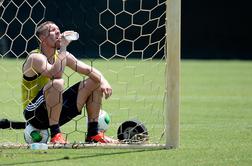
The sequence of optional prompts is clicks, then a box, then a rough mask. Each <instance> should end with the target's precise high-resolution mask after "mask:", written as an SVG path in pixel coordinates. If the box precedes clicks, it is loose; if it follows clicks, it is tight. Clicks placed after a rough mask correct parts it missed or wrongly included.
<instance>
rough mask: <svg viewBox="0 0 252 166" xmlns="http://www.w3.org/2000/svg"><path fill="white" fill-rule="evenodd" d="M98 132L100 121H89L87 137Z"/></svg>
mask: <svg viewBox="0 0 252 166" xmlns="http://www.w3.org/2000/svg"><path fill="white" fill-rule="evenodd" d="M97 134H98V122H89V123H88V133H87V137H91V136H94V135H97Z"/></svg>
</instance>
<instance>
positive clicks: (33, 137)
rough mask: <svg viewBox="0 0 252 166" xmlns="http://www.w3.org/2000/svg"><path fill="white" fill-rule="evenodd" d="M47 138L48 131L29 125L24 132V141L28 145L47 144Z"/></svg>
mask: <svg viewBox="0 0 252 166" xmlns="http://www.w3.org/2000/svg"><path fill="white" fill-rule="evenodd" d="M48 138H49V132H48V130H40V129H36V128H34V127H33V126H32V125H31V124H29V125H27V126H26V128H25V130H24V139H25V142H26V143H28V144H31V143H35V142H38V143H47V141H48Z"/></svg>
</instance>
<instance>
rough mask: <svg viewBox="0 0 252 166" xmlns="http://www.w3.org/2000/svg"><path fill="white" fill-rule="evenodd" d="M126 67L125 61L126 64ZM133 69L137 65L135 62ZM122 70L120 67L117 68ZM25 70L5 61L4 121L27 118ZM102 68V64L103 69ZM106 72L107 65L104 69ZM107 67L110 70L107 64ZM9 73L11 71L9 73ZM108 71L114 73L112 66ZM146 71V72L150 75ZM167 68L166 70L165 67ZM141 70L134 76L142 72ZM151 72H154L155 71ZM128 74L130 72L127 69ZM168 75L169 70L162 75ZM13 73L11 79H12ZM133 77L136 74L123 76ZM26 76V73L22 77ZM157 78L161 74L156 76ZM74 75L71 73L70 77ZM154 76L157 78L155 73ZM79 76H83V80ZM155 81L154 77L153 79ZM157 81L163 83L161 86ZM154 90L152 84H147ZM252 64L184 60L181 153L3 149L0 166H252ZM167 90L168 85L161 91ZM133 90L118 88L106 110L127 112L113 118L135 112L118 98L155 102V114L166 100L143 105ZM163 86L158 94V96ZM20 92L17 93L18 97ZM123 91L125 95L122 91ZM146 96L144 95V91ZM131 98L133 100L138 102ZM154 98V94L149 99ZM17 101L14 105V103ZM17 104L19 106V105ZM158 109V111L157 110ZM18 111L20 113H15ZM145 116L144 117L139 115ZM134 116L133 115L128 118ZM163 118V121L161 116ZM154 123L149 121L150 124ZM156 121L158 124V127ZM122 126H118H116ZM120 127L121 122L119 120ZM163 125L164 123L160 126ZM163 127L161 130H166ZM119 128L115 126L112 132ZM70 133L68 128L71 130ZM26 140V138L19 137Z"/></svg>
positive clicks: (6, 135) (6, 133) (7, 134)
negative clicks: (21, 82) (20, 81)
mask: <svg viewBox="0 0 252 166" xmlns="http://www.w3.org/2000/svg"><path fill="white" fill-rule="evenodd" d="M121 63H124V62H121ZM130 63H132V65H131V66H134V65H136V62H134V61H132V62H130ZM114 65H117V66H121V65H122V64H120V63H119V62H117V63H116V64H114ZM16 66H19V65H17V64H16V62H13V61H8V62H4V63H3V62H1V65H0V71H1V73H5V74H4V75H1V76H0V78H1V83H0V88H1V89H0V92H1V93H0V97H1V98H0V101H1V102H0V106H1V110H3V111H1V113H0V115H1V116H8V117H9V118H12V116H14V117H15V119H19V120H20V119H22V115H20V112H19V113H18V111H20V109H19V110H18V111H16V109H13V108H18V107H20V104H19V99H18V98H19V97H18V96H19V95H20V94H19V88H20V85H18V84H17V83H16V82H15V79H13V77H18V76H17V75H15V76H13V75H11V74H10V73H12V72H13V71H12V70H17V67H16ZM98 66H99V65H98ZM100 66H101V67H102V66H103V65H102V64H100ZM105 66H106V65H105ZM6 68H7V69H8V70H7V71H6ZM106 68H109V67H107V66H106ZM147 69H148V68H143V69H141V70H147ZM161 69H162V65H161ZM137 70H138V69H136V70H134V72H136V73H137V72H138V71H137ZM150 70H151V69H150ZM127 71H128V70H127ZM161 71H163V70H161ZM115 72H116V71H112V73H115ZM6 73H7V74H6ZM123 73H125V75H126V74H129V73H130V72H122V73H121V74H123ZM18 74H20V72H19V73H18ZM155 74H156V73H155ZM69 75H70V74H69ZM105 75H106V76H108V77H109V80H112V82H113V80H118V77H117V76H116V75H115V77H113V78H112V77H110V74H109V73H106V74H105ZM136 75H137V76H139V77H134V78H139V80H137V81H136V82H139V81H142V80H143V79H144V80H145V81H146V80H148V78H146V77H143V78H141V75H139V74H136ZM150 75H152V74H150ZM77 77H79V76H78V75H77ZM128 79H130V75H126V77H125V78H124V79H122V80H120V78H119V81H117V82H120V83H122V84H121V85H125V84H123V82H124V80H128ZM152 79H153V78H152ZM163 79H164V78H163V77H156V78H155V79H153V84H158V83H160V82H162V81H163ZM6 80H13V81H8V84H7V87H9V88H11V89H12V92H11V93H10V92H9V91H8V88H5V87H3V86H4V85H5V86H6V84H5V83H4V81H6ZM156 81H157V82H156ZM146 85H148V86H150V87H151V85H152V84H151V83H150V84H146ZM251 85H252V62H251V61H189V60H188V61H186V60H185V61H182V65H181V112H180V117H181V119H180V120H181V123H180V128H181V131H180V139H181V140H180V148H179V149H173V150H151V149H148V150H131V149H71V150H70V149H49V150H47V151H32V150H29V149H14V150H13V149H0V165H36V166H39V165H41V166H42V165H48V166H50V165H60V166H71V165H129V166H132V165H149V166H153V165H158V166H159V165H160V166H162V165H164V166H168V165H181V166H184V165H193V166H194V165H209V166H212V165H216V166H220V165H221V166H240V165H247V166H250V165H252V111H251V109H252V86H251ZM160 87H162V84H161V86H160ZM131 88H133V87H131V85H128V86H127V93H125V91H124V90H123V88H120V86H117V85H115V87H114V94H115V97H114V98H112V99H111V102H109V101H106V102H105V104H104V105H105V107H106V108H108V110H112V111H115V110H113V109H120V108H123V109H121V112H122V116H118V113H117V114H116V113H115V112H113V113H114V114H113V117H114V119H115V121H116V119H117V118H119V119H120V118H122V117H124V116H126V114H127V112H129V111H126V112H123V111H122V110H124V109H126V110H131V109H132V107H127V104H125V105H120V107H119V106H118V103H117V98H119V97H120V95H122V96H123V99H124V100H128V101H127V102H128V104H129V105H130V103H132V102H133V101H135V100H136V101H137V102H135V103H136V104H134V106H136V107H139V108H142V105H143V104H145V102H146V103H149V102H150V99H152V100H154V99H155V100H154V101H155V102H154V103H153V104H152V106H149V105H148V104H147V105H146V106H145V107H144V108H145V109H150V110H151V108H152V107H153V106H157V105H158V103H159V102H160V100H161V99H162V95H160V93H158V94H155V95H153V96H151V98H147V99H146V100H144V101H145V102H142V100H137V99H138V98H136V96H135V95H133V94H135V92H134V91H133V90H132V91H131V90H129V89H131ZM157 89H159V88H157V86H155V87H154V88H153V91H152V92H151V93H153V92H156V91H157ZM13 91H14V92H13ZM118 91H119V92H118ZM140 91H143V94H144V90H140ZM132 95H133V97H134V98H133V99H131V98H130V97H132ZM147 95H148V94H147ZM11 97H12V98H14V100H9V98H11ZM13 101H16V102H13ZM157 107H158V106H157ZM15 111H16V112H15ZM137 114H141V112H137ZM127 117H133V115H127ZM158 118H161V117H158ZM149 119H151V118H148V120H149ZM155 120H157V119H154V120H153V122H152V121H151V120H150V122H152V125H155V123H154V121H155ZM116 122H117V121H116ZM118 122H119V121H118ZM157 125H158V124H157ZM161 128H162V127H160V128H159V127H158V129H160V130H161ZM114 129H115V126H112V130H114ZM66 130H67V128H66ZM10 132H12V133H13V132H14V131H1V130H0V137H2V138H0V140H3V139H12V138H9V137H10V135H11V134H10ZM15 139H20V138H15Z"/></svg>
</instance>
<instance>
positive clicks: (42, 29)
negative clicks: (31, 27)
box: [36, 21, 55, 38]
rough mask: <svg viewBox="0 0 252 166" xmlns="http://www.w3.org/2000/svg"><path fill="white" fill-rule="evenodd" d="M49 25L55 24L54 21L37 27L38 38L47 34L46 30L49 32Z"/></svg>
mask: <svg viewBox="0 0 252 166" xmlns="http://www.w3.org/2000/svg"><path fill="white" fill-rule="evenodd" d="M48 24H55V23H54V22H53V21H45V22H43V23H41V24H40V25H39V26H38V27H37V29H36V36H37V37H38V38H39V37H40V35H42V34H45V31H46V30H49V29H48V26H47V25H48Z"/></svg>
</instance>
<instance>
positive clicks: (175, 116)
mask: <svg viewBox="0 0 252 166" xmlns="http://www.w3.org/2000/svg"><path fill="white" fill-rule="evenodd" d="M62 8H64V9H65V11H68V12H64V13H61V12H60V11H61V10H60V9H62ZM0 15H1V18H0V26H1V28H0V57H1V58H0V72H1V75H0V78H1V80H4V81H3V82H1V83H0V91H1V92H2V93H1V94H0V106H1V107H2V109H1V111H0V119H2V118H3V119H5V118H6V119H9V120H13V121H18V120H20V119H21V120H23V115H22V114H23V113H22V111H23V110H22V107H21V106H22V102H21V97H20V96H21V94H20V93H21V90H20V83H21V81H20V78H21V76H22V70H21V67H22V64H23V62H24V61H25V58H26V56H27V55H28V54H29V52H30V51H32V50H33V49H35V48H37V37H36V35H35V29H36V28H37V26H38V25H39V24H40V23H42V22H43V21H47V20H51V21H54V22H55V23H56V24H57V25H58V26H59V28H60V29H61V31H65V30H74V31H76V32H79V34H80V38H79V40H78V41H74V42H73V43H71V44H70V45H69V47H68V51H69V52H71V53H73V54H74V55H76V56H77V58H78V59H80V60H81V61H83V62H85V63H86V64H88V65H90V66H94V67H95V68H97V69H99V70H100V71H101V72H102V73H103V75H104V76H105V77H106V78H107V80H108V81H109V83H110V84H111V85H112V88H113V95H112V96H111V98H110V99H109V100H104V102H103V104H102V109H104V110H105V111H107V112H108V114H109V115H110V116H111V124H110V128H109V130H108V131H107V132H106V134H107V135H109V136H112V137H113V138H116V137H117V136H118V134H125V133H122V131H119V129H118V127H119V126H120V125H121V124H122V122H124V121H128V120H132V121H134V122H137V125H138V126H142V125H143V126H145V127H146V129H147V131H148V136H147V138H145V137H144V141H142V140H141V141H140V142H137V141H136V142H132V141H131V140H130V142H127V141H128V140H127V141H126V142H123V143H122V144H119V145H118V144H117V145H113V144H112V145H111V144H107V145H99V144H94V145H92V144H91V145H89V144H88V145H87V144H85V140H84V135H85V134H86V130H87V127H86V124H87V122H86V121H87V117H86V116H87V113H86V110H85V108H84V109H83V111H82V114H81V115H80V116H77V117H76V118H74V119H73V120H72V121H70V122H69V123H67V124H66V125H63V126H62V131H63V132H64V136H65V137H66V138H67V139H68V140H70V141H69V142H71V144H68V145H64V146H54V145H53V146H49V148H89V147H100V148H158V149H161V148H166V149H170V148H178V147H179V110H180V21H181V18H180V17H181V0H100V1H99V2H98V1H79V0H73V1H72V3H69V2H68V1H59V0H56V1H50V0H12V1H9V0H0ZM34 43H35V44H34ZM63 77H64V80H65V84H64V86H65V89H66V88H68V87H70V86H71V85H73V84H75V83H76V82H78V81H81V80H84V79H86V77H85V76H83V75H80V74H78V73H76V72H74V71H72V70H69V69H66V70H65V72H64V74H63ZM0 124H1V122H0ZM10 128H11V130H8V131H7V130H4V129H1V127H0V136H1V137H0V149H1V148H3V147H7V148H11V147H12V148H22V147H24V148H26V147H27V144H25V142H24V139H23V131H22V130H16V129H15V128H14V127H13V126H11V127H10ZM126 129H127V128H126ZM126 129H125V130H126ZM130 130H131V131H133V133H134V132H135V129H134V128H133V129H132V128H131V129H130ZM126 131H127V130H126ZM127 132H128V131H127ZM145 133H147V132H145ZM126 135H127V133H126ZM9 137H11V138H9ZM139 137H141V135H140V136H139ZM6 142H7V143H6ZM73 142H74V143H73Z"/></svg>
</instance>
